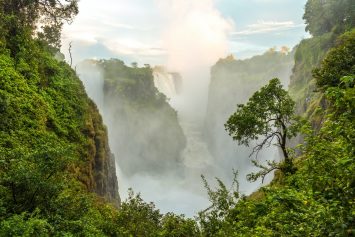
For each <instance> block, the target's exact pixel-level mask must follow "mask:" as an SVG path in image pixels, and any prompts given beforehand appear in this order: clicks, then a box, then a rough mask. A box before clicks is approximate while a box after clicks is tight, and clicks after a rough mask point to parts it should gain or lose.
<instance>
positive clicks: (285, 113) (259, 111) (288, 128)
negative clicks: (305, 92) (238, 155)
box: [225, 78, 301, 179]
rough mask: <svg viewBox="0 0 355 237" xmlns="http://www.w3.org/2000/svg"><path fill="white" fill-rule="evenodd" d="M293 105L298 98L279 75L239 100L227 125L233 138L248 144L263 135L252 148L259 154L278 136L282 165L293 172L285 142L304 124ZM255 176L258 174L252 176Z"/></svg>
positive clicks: (277, 143)
mask: <svg viewBox="0 0 355 237" xmlns="http://www.w3.org/2000/svg"><path fill="white" fill-rule="evenodd" d="M294 106H295V102H293V100H292V99H291V97H290V96H289V95H288V93H287V91H285V90H284V89H283V88H282V85H281V83H280V81H279V79H277V78H275V79H272V80H270V82H269V84H268V85H266V86H264V87H262V88H261V89H260V90H259V91H257V92H255V93H254V95H253V96H252V97H251V98H250V99H249V101H248V102H247V103H246V104H245V105H243V104H239V105H238V108H237V111H236V112H235V113H234V114H233V115H231V116H230V118H229V119H228V121H227V123H226V124H225V127H226V130H227V131H228V132H229V135H230V136H232V138H233V140H236V141H238V143H239V144H243V145H247V146H249V143H250V141H251V140H258V139H259V138H260V136H262V137H263V138H262V141H261V143H259V144H257V145H256V147H254V149H253V152H256V153H257V154H258V152H259V151H260V150H261V149H263V148H264V147H265V146H270V145H271V144H272V142H273V140H276V145H277V146H278V147H280V148H281V150H282V152H283V155H284V161H285V164H284V166H279V168H280V169H281V170H283V171H284V172H286V173H288V172H293V169H294V168H293V165H292V157H290V155H289V153H288V151H287V147H286V142H287V139H290V138H292V137H294V136H295V135H297V133H298V130H299V128H300V125H301V123H300V120H299V119H298V118H297V117H296V116H295V115H294ZM270 164H271V163H270ZM260 167H262V166H260ZM274 168H277V166H275V165H274V166H273V167H272V169H270V170H268V172H267V173H269V172H271V171H272V170H273V169H274ZM267 173H266V174H267ZM266 174H263V175H264V176H265V175H266ZM255 178H257V176H255V177H254V178H252V179H255Z"/></svg>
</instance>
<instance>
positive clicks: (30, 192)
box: [0, 0, 355, 237]
mask: <svg viewBox="0 0 355 237" xmlns="http://www.w3.org/2000/svg"><path fill="white" fill-rule="evenodd" d="M68 2H69V3H70V2H71V3H72V4H74V5H71V4H69V6H72V8H70V7H69V8H68V12H65V10H66V8H63V9H61V8H58V9H60V10H61V11H64V13H67V14H68V15H66V14H64V15H62V16H68V18H67V17H64V18H65V19H71V18H72V13H73V12H72V11H73V9H74V10H75V9H76V8H75V7H74V6H75V1H68ZM336 2H338V1H324V0H319V1H316V0H309V1H308V3H307V5H306V14H305V19H306V23H307V24H308V28H307V29H309V30H310V32H311V33H312V34H313V35H314V37H313V38H311V39H307V40H304V41H302V42H301V44H300V45H299V47H298V48H297V50H296V52H295V63H296V65H295V67H294V74H293V77H292V78H291V80H292V81H291V82H292V83H291V92H292V93H291V95H292V96H293V98H294V99H295V100H296V102H297V104H298V105H299V106H300V105H302V106H304V108H302V109H299V110H298V112H304V111H306V110H308V111H311V112H310V113H308V114H304V115H306V116H308V118H309V117H311V118H312V121H315V118H316V115H317V114H320V115H321V116H319V117H320V118H321V120H316V121H315V122H314V123H313V124H312V125H315V124H316V125H317V126H307V125H305V126H303V128H302V131H303V133H304V134H305V135H304V137H305V138H304V140H305V142H304V143H303V144H300V146H299V149H300V150H301V151H302V152H301V155H300V156H299V157H297V158H296V159H295V160H294V165H295V167H296V168H297V170H295V171H294V172H292V173H291V174H290V173H289V174H284V173H277V174H276V177H275V179H274V180H273V182H272V183H271V184H270V185H268V186H265V187H263V188H261V189H260V190H259V191H257V192H256V193H254V194H253V195H251V196H249V197H245V196H241V195H240V194H239V190H238V182H237V181H236V179H235V182H234V183H233V187H232V189H229V188H228V187H226V186H225V185H224V184H223V182H221V181H220V180H218V184H219V188H218V189H216V190H213V189H212V188H211V187H210V186H209V185H208V184H207V182H206V181H205V186H206V188H207V192H208V194H209V196H210V200H211V206H210V208H208V209H206V210H204V211H202V212H201V213H199V216H198V217H197V219H196V220H193V219H189V218H185V217H184V216H178V215H175V214H172V213H168V214H165V215H162V214H161V213H160V212H159V210H157V209H156V208H155V206H154V204H152V203H146V202H144V201H143V200H142V199H141V197H140V196H139V195H135V194H134V193H133V192H132V191H131V192H130V196H129V198H128V199H127V200H126V201H124V202H122V203H121V206H120V208H119V209H117V208H116V207H114V206H112V205H111V204H108V203H107V202H106V201H105V200H103V199H101V198H99V196H97V195H96V194H94V193H93V192H90V191H95V192H96V193H98V194H99V195H100V196H106V199H107V200H110V201H115V200H116V201H117V198H118V197H117V196H115V192H117V190H115V189H114V187H115V185H116V184H115V183H113V184H109V181H108V180H107V179H109V180H111V182H112V180H115V178H116V177H110V173H112V170H111V171H110V169H109V163H110V162H111V161H112V160H111V158H112V157H111V154H110V151H109V148H108V144H107V136H106V130H105V128H104V126H103V125H102V121H101V117H100V115H99V114H98V111H97V109H96V106H95V105H94V104H93V103H92V102H91V101H90V100H89V99H88V98H87V96H86V94H85V91H84V88H83V86H82V84H81V82H80V80H79V79H78V78H77V76H76V75H75V72H74V71H73V70H72V69H71V68H70V67H69V65H67V64H66V63H65V62H62V61H58V60H56V59H55V57H54V55H55V54H56V53H58V50H57V49H56V48H55V47H56V44H57V43H58V41H57V37H54V36H53V37H51V36H50V34H49V35H47V36H46V37H41V36H40V35H35V34H34V32H35V31H34V25H35V24H37V23H38V19H40V18H41V17H40V16H41V15H43V14H44V15H43V16H46V13H43V8H42V6H43V4H49V6H50V7H53V10H55V9H57V8H56V6H57V5H56V3H57V1H49V0H48V1H39V0H38V1H35V0H33V1H16V0H12V1H2V0H0V33H1V34H0V236H144V237H146V236H148V237H149V236H176V237H178V236H181V237H182V236H354V235H355V199H354V197H355V161H354V159H355V150H354V149H355V137H354V134H355V123H354V121H355V104H354V103H355V89H354V85H355V75H354V65H355V63H354V60H355V57H354V50H353V49H354V38H355V30H354V29H353V27H354V25H353V22H354V11H352V10H353V8H352V7H353V5H352V1H350V0H349V1H346V0H341V1H339V2H340V3H341V4H340V3H339V4H336ZM10 3H11V4H10ZM25 3H26V4H28V5H26V6H24V8H21V6H22V5H21V4H25ZM345 3H346V4H345ZM317 4H321V5H317ZM324 4H325V5H324ZM325 6H327V8H325ZM339 7H340V8H339ZM342 7H343V8H342ZM37 8H38V9H37ZM50 9H51V8H50ZM58 9H57V10H58ZM324 9H326V11H327V12H326V13H327V14H329V15H330V16H331V17H330V18H329V19H328V18H327V20H326V21H323V22H318V20H319V18H318V17H313V14H315V16H317V15H319V14H320V15H321V16H327V15H325V14H323V13H321V12H319V11H322V10H324ZM57 10H55V11H54V12H55V13H56V14H57V13H58V12H57ZM61 11H60V12H61ZM332 11H334V12H332ZM339 11H340V12H344V14H339V16H343V17H342V18H341V19H340V20H336V19H337V18H336V19H334V22H333V21H332V20H330V19H333V18H334V17H333V16H335V12H337V13H336V16H338V13H339ZM75 12H76V10H75V11H74V13H75ZM26 14H30V15H26ZM309 14H311V15H312V17H310V15H309ZM58 19H61V18H60V17H58ZM329 21H331V22H332V23H331V26H328V25H329V24H328V23H327V22H329ZM344 22H345V23H344ZM322 24H326V25H324V26H323V25H322ZM55 25H56V24H55ZM51 26H52V27H54V26H53V25H51ZM314 26H318V27H316V29H314ZM50 28H51V27H50ZM56 29H58V28H56ZM52 42H56V44H53V43H52ZM269 53H275V52H269ZM286 56H287V55H285V57H286ZM282 57H283V56H282ZM282 57H281V58H282ZM226 60H227V61H226V62H225V63H226V64H228V65H229V64H234V63H235V60H230V59H226ZM282 61H284V60H282ZM99 63H102V64H104V65H107V67H109V66H110V65H113V67H112V69H110V70H107V71H106V72H105V73H106V74H105V79H106V81H107V82H106V83H107V84H106V85H107V87H106V90H108V91H109V93H108V94H109V95H110V96H117V97H118V98H120V99H126V98H129V99H127V100H126V102H125V103H124V106H128V108H129V109H130V110H133V111H136V110H137V108H140V106H143V107H144V108H145V109H146V108H147V109H149V110H151V109H152V108H151V107H150V106H151V105H154V106H156V105H162V106H163V107H164V106H165V104H166V98H165V97H164V96H163V95H161V94H159V93H157V91H156V90H155V89H154V87H153V84H152V79H151V78H150V77H151V69H150V68H140V69H138V68H129V67H126V66H124V65H123V63H122V62H120V61H116V60H111V61H101V62H99ZM240 63H241V62H240ZM242 64H243V63H242ZM117 68H118V69H120V70H118V69H117ZM312 71H313V72H312ZM261 74H262V71H260V75H261ZM266 75H267V76H268V78H269V79H271V78H272V77H276V76H278V75H269V74H268V73H266ZM132 78H133V80H132ZM147 78H148V79H147ZM149 78H150V79H149ZM313 78H314V79H313ZM262 83H264V82H262ZM314 89H317V92H313V91H314ZM111 90H112V91H111ZM255 91H256V89H255ZM132 95H135V96H134V97H133V98H130V97H131V96H132ZM138 95H139V96H138ZM152 95H154V96H153V97H152ZM305 99H307V100H305ZM303 100H305V101H303ZM235 103H239V102H238V101H235ZM241 103H243V102H241ZM302 106H301V107H302ZM128 108H127V107H123V109H128ZM299 108H300V107H299ZM167 110H168V111H170V112H169V113H168V114H171V116H176V114H175V112H174V111H171V110H170V109H167ZM223 122H225V121H223ZM221 125H222V126H223V123H222V124H221ZM315 127H316V129H315ZM111 175H112V174H111ZM235 175H237V174H235ZM108 186H112V187H111V188H112V189H113V190H111V192H110V191H109V189H108Z"/></svg>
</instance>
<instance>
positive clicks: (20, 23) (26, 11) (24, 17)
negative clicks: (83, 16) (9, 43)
mask: <svg viewBox="0 0 355 237" xmlns="http://www.w3.org/2000/svg"><path fill="white" fill-rule="evenodd" d="M77 14H78V1H77V0H66V1H58V0H27V1H21V0H1V1H0V17H1V19H2V20H3V21H4V25H2V27H4V29H2V32H3V33H5V35H6V37H7V39H8V40H9V39H11V38H13V37H16V35H17V34H18V33H19V31H22V30H29V31H30V32H31V34H34V33H36V28H37V27H38V25H39V24H41V28H42V31H41V32H40V33H38V36H39V38H40V39H43V40H44V41H46V42H47V43H48V44H50V45H52V46H54V47H56V48H60V35H61V29H62V26H63V23H64V22H71V21H72V20H73V18H74V17H75V16H76V15H77Z"/></svg>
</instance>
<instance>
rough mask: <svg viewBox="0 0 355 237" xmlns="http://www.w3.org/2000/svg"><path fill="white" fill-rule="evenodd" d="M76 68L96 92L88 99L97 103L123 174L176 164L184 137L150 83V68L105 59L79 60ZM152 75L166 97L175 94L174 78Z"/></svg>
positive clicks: (156, 171) (155, 170)
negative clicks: (167, 94) (168, 94)
mask: <svg viewBox="0 0 355 237" xmlns="http://www.w3.org/2000/svg"><path fill="white" fill-rule="evenodd" d="M93 69H94V70H93ZM78 70H79V74H80V77H81V79H82V80H83V81H84V84H85V85H86V86H87V87H88V88H87V89H88V90H90V87H92V86H93V85H92V84H90V83H92V82H93V81H96V82H97V83H96V85H94V87H95V90H96V93H97V91H101V92H100V93H101V94H100V95H97V94H94V93H91V96H92V98H94V100H95V101H96V100H97V101H99V100H101V102H99V104H101V105H99V106H100V110H101V112H102V113H103V114H104V120H105V123H106V124H107V125H108V127H109V129H110V131H109V133H110V136H109V137H110V144H111V147H112V150H113V152H114V153H115V154H116V155H117V154H118V155H119V157H120V158H119V159H118V160H117V163H118V164H119V166H120V169H121V171H122V172H123V173H124V174H125V175H127V176H131V175H135V174H137V173H145V172H146V173H149V174H162V173H164V172H169V171H171V168H172V167H176V166H179V164H181V152H182V151H183V149H184V147H185V144H186V141H185V136H184V134H183V131H182V129H181V127H180V125H179V123H178V120H177V113H176V111H175V110H174V109H173V108H172V107H171V106H170V105H169V104H168V102H167V97H166V96H165V95H164V94H162V93H160V92H159V91H158V90H157V88H156V87H155V85H154V76H153V69H151V68H150V67H144V68H138V67H128V66H126V65H125V64H124V63H123V62H122V61H120V60H117V59H111V60H100V61H94V60H89V61H85V62H83V63H81V64H80V65H79V67H78ZM95 72H99V73H96V74H95ZM155 74H159V76H158V77H159V78H156V82H157V83H160V84H159V85H160V86H161V87H162V88H164V90H165V92H166V93H168V92H169V93H171V94H172V93H177V90H178V88H177V86H176V85H178V84H177V83H178V82H176V81H177V80H178V79H177V78H175V77H177V76H174V75H171V74H169V73H165V72H163V71H162V70H158V71H155ZM92 75H96V76H95V78H93V76H92ZM165 79H168V80H165ZM90 81H91V82H90ZM100 87H101V88H100Z"/></svg>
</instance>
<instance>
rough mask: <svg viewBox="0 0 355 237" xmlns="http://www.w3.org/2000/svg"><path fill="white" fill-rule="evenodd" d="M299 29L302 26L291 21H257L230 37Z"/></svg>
mask: <svg viewBox="0 0 355 237" xmlns="http://www.w3.org/2000/svg"><path fill="white" fill-rule="evenodd" d="M300 27H304V25H303V24H295V23H294V22H293V21H258V22H257V23H254V24H250V25H248V26H247V28H246V29H245V30H242V31H235V32H232V33H231V36H246V35H256V34H263V33H273V32H281V31H286V30H290V29H295V28H300Z"/></svg>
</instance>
